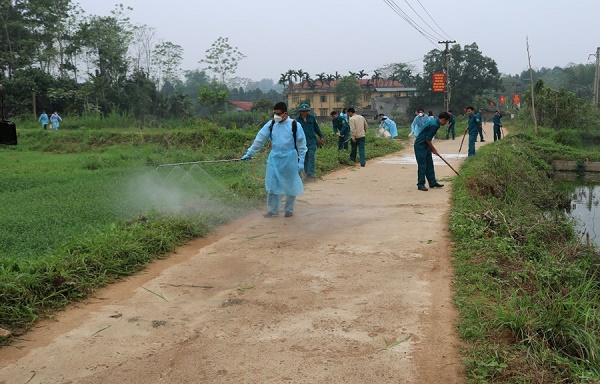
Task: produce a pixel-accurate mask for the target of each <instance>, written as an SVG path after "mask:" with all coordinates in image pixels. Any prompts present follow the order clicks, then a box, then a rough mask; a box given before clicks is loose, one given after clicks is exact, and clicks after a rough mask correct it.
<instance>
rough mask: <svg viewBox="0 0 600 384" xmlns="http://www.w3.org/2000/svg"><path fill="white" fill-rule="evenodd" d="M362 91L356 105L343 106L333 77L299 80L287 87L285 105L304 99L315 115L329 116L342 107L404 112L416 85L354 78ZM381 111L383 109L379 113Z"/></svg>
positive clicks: (301, 101)
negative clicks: (309, 80)
mask: <svg viewBox="0 0 600 384" xmlns="http://www.w3.org/2000/svg"><path fill="white" fill-rule="evenodd" d="M356 81H357V83H358V85H359V86H360V88H361V89H362V90H363V95H362V98H361V99H360V100H359V102H358V105H343V102H342V97H341V95H339V94H338V93H336V92H335V91H334V88H335V84H336V83H337V80H333V81H330V82H323V83H321V81H319V80H315V81H313V82H312V83H308V82H306V81H303V82H301V83H298V84H294V85H292V87H291V88H289V89H287V91H286V93H287V104H288V107H289V108H297V107H298V106H299V105H300V104H301V103H304V102H306V101H308V103H309V105H310V107H311V108H312V110H313V113H314V114H315V115H316V116H321V117H325V116H329V114H330V113H331V111H341V110H342V108H348V107H354V108H356V109H357V110H358V109H360V110H363V111H364V110H370V111H373V113H374V114H377V113H384V114H389V113H390V112H391V111H392V110H401V111H403V112H404V111H406V107H407V106H408V98H409V97H411V96H414V94H415V92H416V90H417V89H416V88H411V87H405V86H404V85H403V84H402V83H400V82H398V81H395V80H388V79H380V80H377V81H376V80H373V79H357V80H356ZM382 111H383V112H382Z"/></svg>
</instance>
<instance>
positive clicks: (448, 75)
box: [438, 40, 456, 112]
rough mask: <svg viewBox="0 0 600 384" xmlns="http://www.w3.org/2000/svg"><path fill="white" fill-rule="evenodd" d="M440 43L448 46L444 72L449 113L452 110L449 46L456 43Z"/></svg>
mask: <svg viewBox="0 0 600 384" xmlns="http://www.w3.org/2000/svg"><path fill="white" fill-rule="evenodd" d="M438 43H440V44H446V49H445V50H444V56H445V60H446V67H445V69H444V72H445V73H446V76H444V77H445V84H444V111H446V112H448V110H449V109H450V88H449V87H450V49H449V48H448V46H449V45H450V44H454V43H456V41H455V40H452V41H448V40H446V41H438Z"/></svg>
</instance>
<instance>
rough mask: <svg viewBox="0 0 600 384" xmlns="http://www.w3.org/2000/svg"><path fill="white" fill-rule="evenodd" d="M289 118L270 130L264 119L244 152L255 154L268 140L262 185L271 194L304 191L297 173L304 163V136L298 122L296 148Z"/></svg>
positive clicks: (296, 193)
mask: <svg viewBox="0 0 600 384" xmlns="http://www.w3.org/2000/svg"><path fill="white" fill-rule="evenodd" d="M292 121H293V119H291V118H287V119H285V121H282V122H280V123H275V124H274V125H273V132H271V130H270V127H271V121H268V122H267V123H266V124H265V125H264V126H263V127H262V128H261V129H260V131H258V134H257V135H256V138H255V139H254V143H252V145H251V146H250V148H248V152H247V153H246V154H247V155H248V156H253V155H254V154H255V153H257V152H258V151H260V149H261V148H262V147H263V146H264V145H265V144H266V143H267V141H268V140H269V139H270V140H271V147H272V148H271V152H270V153H269V158H268V159H267V172H266V176H265V188H266V190H267V192H268V193H270V194H274V195H289V196H296V195H301V194H303V193H304V187H303V186H302V179H301V178H300V175H299V174H298V165H299V164H304V157H305V155H306V151H307V148H306V136H304V131H303V130H302V126H301V125H300V123H297V124H298V130H297V132H296V147H297V148H298V152H296V149H295V148H294V135H293V133H292Z"/></svg>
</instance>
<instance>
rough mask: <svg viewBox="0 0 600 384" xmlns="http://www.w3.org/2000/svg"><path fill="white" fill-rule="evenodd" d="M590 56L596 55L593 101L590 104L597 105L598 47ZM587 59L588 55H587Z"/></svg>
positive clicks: (599, 69) (599, 56)
mask: <svg viewBox="0 0 600 384" xmlns="http://www.w3.org/2000/svg"><path fill="white" fill-rule="evenodd" d="M590 56H596V72H595V74H594V101H592V104H593V105H594V106H596V107H597V106H598V91H599V89H598V88H599V87H600V85H599V84H598V80H599V79H598V78H599V77H600V47H598V48H596V54H595V55H594V54H591V55H590ZM588 59H589V56H588Z"/></svg>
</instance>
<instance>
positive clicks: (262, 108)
mask: <svg viewBox="0 0 600 384" xmlns="http://www.w3.org/2000/svg"><path fill="white" fill-rule="evenodd" d="M251 110H252V111H255V112H266V113H269V112H271V111H272V110H273V101H272V100H270V99H267V98H262V99H260V100H258V101H257V102H256V103H254V104H253V105H252V109H251Z"/></svg>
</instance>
